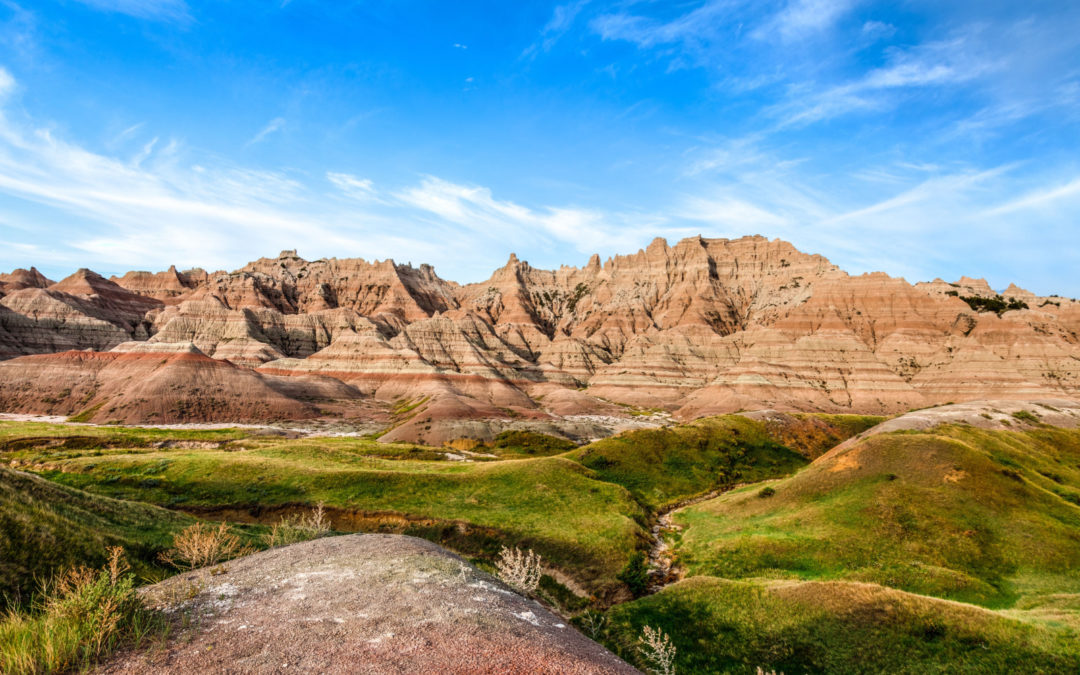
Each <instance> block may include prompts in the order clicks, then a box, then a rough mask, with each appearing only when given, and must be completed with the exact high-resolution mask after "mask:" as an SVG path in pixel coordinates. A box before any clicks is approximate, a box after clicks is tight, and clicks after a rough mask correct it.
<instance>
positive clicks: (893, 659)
mask: <svg viewBox="0 0 1080 675" xmlns="http://www.w3.org/2000/svg"><path fill="white" fill-rule="evenodd" d="M608 616H609V622H610V623H609V626H608V630H607V632H606V634H605V636H604V641H605V642H607V643H608V645H609V646H610V647H612V648H613V649H614V650H615V651H616V652H618V653H619V654H620V655H622V656H624V657H625V658H627V659H628V660H629V661H631V662H632V663H638V664H639V665H642V666H644V665H646V664H645V663H643V662H642V661H641V655H640V652H639V650H638V642H637V639H638V636H640V635H641V631H642V628H643V627H644V626H646V625H649V626H652V627H653V628H659V629H660V630H663V631H664V632H666V633H667V634H669V635H670V636H671V637H672V640H673V641H674V643H675V646H676V672H678V673H680V674H687V673H710V674H714V673H740V674H741V673H745V674H747V675H753V674H754V673H755V672H756V668H757V667H759V666H760V667H763V668H764V669H765V672H771V671H773V670H774V669H775V671H776V672H778V673H779V672H784V673H787V674H788V675H794V674H797V673H822V674H825V673H828V674H832V675H846V674H849V673H851V674H867V675H870V674H877V673H890V674H899V673H910V674H911V675H924V674H929V673H941V674H945V673H948V674H956V673H973V674H980V675H991V674H997V673H1046V674H1049V673H1054V674H1057V673H1060V674H1062V675H1064V674H1066V673H1076V672H1080V641H1078V638H1077V632H1076V625H1075V624H1073V625H1070V624H1068V623H1065V622H1062V621H1060V620H1045V619H1043V618H1040V617H1038V616H1037V615H1035V614H1032V613H1026V612H1001V611H993V610H988V609H984V608H981V607H976V606H974V605H966V604H962V603H956V602H951V601H948V600H940V599H936V598H930V597H926V596H921V595H914V594H911V593H905V592H903V591H897V590H894V589H891V588H885V587H882V586H878V585H874V584H864V583H857V582H843V581H824V582H818V581H808V582H802V581H767V580H753V581H730V580H724V579H717V578H714V577H705V576H701V577H693V578H690V579H687V580H685V581H681V582H679V583H678V584H675V585H674V586H670V587H668V588H666V589H664V590H662V591H660V592H659V593H657V594H655V595H652V596H649V597H646V598H643V599H641V600H636V601H634V602H631V603H626V604H622V605H618V606H616V607H614V608H612V609H611V610H610V611H609V613H608Z"/></svg>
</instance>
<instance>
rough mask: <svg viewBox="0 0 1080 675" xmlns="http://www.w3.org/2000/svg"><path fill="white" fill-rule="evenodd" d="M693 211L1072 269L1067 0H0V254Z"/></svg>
mask: <svg viewBox="0 0 1080 675" xmlns="http://www.w3.org/2000/svg"><path fill="white" fill-rule="evenodd" d="M699 233H700V234H703V235H704V236H707V237H738V236H742V235H744V234H763V235H765V236H768V237H770V238H772V237H780V238H783V239H786V240H789V241H791V242H793V243H794V244H795V245H796V246H798V247H799V248H801V249H802V250H804V251H807V252H813V253H821V254H823V255H826V256H828V257H829V258H830V259H832V260H833V262H835V263H837V264H839V265H840V266H842V267H843V268H845V269H847V270H848V271H850V272H853V273H861V272H865V271H873V270H884V271H886V272H889V273H890V274H893V275H895V276H904V277H905V278H907V279H908V280H909V281H918V280H926V279H932V278H934V277H943V278H946V279H949V280H953V279H956V278H958V277H959V276H961V275H963V274H969V275H973V276H985V277H986V278H987V279H988V280H989V281H990V282H991V285H993V286H994V287H996V288H1004V287H1005V286H1006V285H1008V284H1009V283H1010V282H1014V281H1015V282H1017V283H1018V284H1020V285H1021V286H1024V287H1026V288H1029V289H1031V290H1034V291H1036V292H1039V293H1044V294H1049V293H1060V294H1063V295H1069V296H1080V274H1078V273H1077V270H1078V269H1080V3H1076V2H1072V1H1071V0H1070V1H1065V2H1039V1H1037V0H1035V1H1030V2H1023V3H1021V2H1011V1H1010V2H1004V1H995V0H979V1H971V2H969V1H967V0H953V1H950V2H940V1H934V2H931V1H923V0H908V1H906V2H903V1H901V2H887V3H885V2H870V1H869V0H865V1H859V0H775V1H771V2H770V1H767V0H766V1H762V0H696V1H692V2H691V1H687V2H673V1H667V2H653V1H648V0H622V1H617V2H601V1H600V0H594V1H591V2H590V1H587V0H578V1H572V2H568V3H546V2H531V1H526V2H505V1H491V2H454V3H448V2H434V1H432V2H420V1H414V0H355V1H351V0H284V1H283V0H257V1H256V0H228V1H213V2H209V1H208V2H197V1H196V0H0V269H4V270H6V269H10V268H13V267H17V266H22V267H26V266H29V265H31V264H34V265H37V266H38V267H39V268H40V269H42V270H43V271H45V272H46V273H47V274H49V275H51V276H53V277H54V278H56V277H62V276H65V275H66V274H68V273H70V272H71V271H73V270H74V269H76V268H78V267H84V266H86V267H91V268H93V269H95V270H97V271H99V272H102V273H106V274H111V273H118V272H122V271H125V270H128V269H151V270H157V269H164V268H165V267H167V266H168V265H170V264H173V263H175V264H176V265H177V266H178V267H180V268H185V267H190V266H194V265H199V266H203V267H206V268H208V269H233V268H235V267H238V266H240V265H242V264H243V263H245V262H247V261H249V260H252V259H254V258H256V257H259V256H261V255H269V256H272V255H276V254H277V252H278V251H279V250H281V249H285V248H296V249H298V250H299V252H300V254H301V255H303V256H305V257H307V258H310V259H314V258H319V257H323V256H338V257H346V256H360V257H364V258H367V259H369V260H372V259H384V258H387V257H392V258H394V259H395V260H397V261H399V262H408V261H411V262H413V263H414V264H419V263H421V262H429V263H432V264H434V265H435V267H436V270H437V271H438V272H439V273H440V275H442V276H443V277H446V278H450V279H454V280H458V281H475V280H480V279H483V278H486V277H487V276H488V274H489V273H490V272H491V270H492V269H494V268H495V267H498V266H500V265H502V264H503V263H504V262H505V260H506V258H507V256H508V255H509V253H510V252H511V251H514V252H516V253H517V254H518V255H519V257H521V258H523V259H527V260H529V261H530V262H531V263H533V264H534V265H535V266H538V267H553V266H558V265H559V264H563V263H566V264H576V265H581V264H584V262H585V261H586V260H587V258H588V256H589V255H590V254H591V253H593V252H598V253H600V254H601V256H603V257H607V256H609V255H613V254H617V253H627V252H633V251H636V250H637V249H638V248H640V247H642V246H645V245H647V244H648V242H649V241H650V240H651V239H652V238H653V237H655V236H664V237H667V238H668V239H669V240H676V239H679V238H681V237H684V236H690V235H695V234H699Z"/></svg>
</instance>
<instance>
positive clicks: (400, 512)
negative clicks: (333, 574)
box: [0, 416, 805, 597]
mask: <svg viewBox="0 0 1080 675" xmlns="http://www.w3.org/2000/svg"><path fill="white" fill-rule="evenodd" d="M485 450H490V451H491V454H497V455H500V457H498V458H497V459H493V458H487V457H478V458H477V459H478V460H479V461H472V462H459V461H448V460H447V459H446V454H445V453H444V452H443V451H441V450H438V449H434V448H425V447H422V446H417V445H413V444H392V443H378V442H376V441H374V440H370V439H362V438H348V437H339V438H307V439H298V440H289V439H284V438H280V437H276V436H268V435H253V434H251V433H250V432H246V431H244V430H242V429H241V430H231V429H226V430H210V431H190V430H169V429H166V430H161V429H141V428H122V427H83V426H79V427H73V426H62V425H48V424H40V423H0V458H2V459H3V461H5V462H6V463H8V464H9V465H11V466H15V467H19V468H23V469H26V470H30V471H34V472H37V473H38V474H40V475H42V476H44V477H46V478H49V479H51V480H52V481H53V482H54V483H55V484H59V485H63V486H67V487H71V488H78V489H81V490H85V491H87V492H89V493H93V494H95V495H101V496H107V497H111V498H115V499H120V500H128V501H132V502H144V503H149V504H153V505H156V506H162V507H166V508H168V509H171V510H173V511H176V510H179V511H185V512H188V513H193V514H197V515H200V516H203V517H207V518H228V519H233V520H258V521H261V522H264V523H269V522H272V521H274V520H276V519H277V518H279V517H280V516H281V515H282V514H283V513H287V512H289V511H290V510H297V509H306V508H310V507H311V506H313V505H315V504H317V503H320V502H321V503H324V504H326V506H327V507H328V509H329V512H330V515H331V518H332V519H333V520H334V522H335V526H336V527H338V528H339V529H342V530H369V531H370V530H375V531H398V532H405V533H409V534H416V535H419V536H424V537H426V538H429V539H434V540H436V541H439V542H440V543H443V544H445V545H448V546H450V547H451V548H454V549H456V550H459V551H462V552H464V553H466V554H469V555H473V556H478V557H481V558H487V559H491V558H493V557H494V556H495V555H497V553H498V551H499V548H500V547H501V546H502V545H516V546H523V547H528V548H533V549H535V550H536V551H537V552H539V553H540V554H541V555H543V556H544V558H545V561H546V562H547V563H548V564H549V565H551V566H553V567H555V568H557V569H559V570H560V571H561V572H563V573H564V574H566V575H568V576H569V578H571V579H573V580H574V582H576V584H577V585H579V586H581V587H582V588H583V589H585V590H587V591H588V592H590V593H594V594H598V595H600V596H603V597H609V596H610V594H611V593H613V592H615V591H617V590H618V588H621V584H620V582H618V581H616V580H615V576H616V574H617V573H618V572H619V571H620V570H621V569H622V568H623V566H624V565H625V564H626V562H627V560H628V559H629V556H630V554H631V553H632V552H633V551H635V550H639V549H641V548H643V547H644V546H645V545H646V544H647V539H648V536H647V527H648V525H649V519H650V517H651V510H652V509H653V508H655V507H657V506H662V505H664V504H666V503H669V502H672V501H677V500H679V499H683V498H685V497H688V496H694V495H697V494H700V493H704V492H707V491H709V490H712V489H714V488H716V487H720V486H723V485H730V484H732V483H734V482H738V481H744V480H756V479H760V478H763V477H776V476H782V475H785V474H786V473H789V472H791V471H792V470H794V469H795V468H797V467H798V466H801V465H802V464H804V463H805V460H803V459H802V458H801V457H800V456H799V455H798V454H797V453H795V452H793V451H792V450H789V449H787V448H785V447H783V446H781V445H779V444H777V443H776V442H774V441H771V440H770V439H769V436H768V432H767V430H766V428H765V425H763V424H762V423H759V422H753V421H750V420H747V419H745V418H742V417H738V416H727V417H722V418H715V419H712V420H703V421H700V422H697V423H694V424H692V425H687V426H683V427H677V428H674V429H670V430H659V431H638V432H632V433H629V434H626V435H624V436H621V437H618V438H614V439H608V440H605V441H600V442H598V443H594V444H592V445H590V446H586V447H585V448H581V449H578V448H573V447H572V445H571V444H568V443H567V442H566V441H562V440H560V439H555V438H552V437H546V436H543V435H541V434H534V433H529V432H511V433H506V434H503V435H501V436H500V437H499V438H498V439H496V442H495V443H493V444H491V446H490V447H479V448H476V451H477V452H481V451H485Z"/></svg>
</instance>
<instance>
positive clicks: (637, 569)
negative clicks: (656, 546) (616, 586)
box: [615, 551, 649, 598]
mask: <svg viewBox="0 0 1080 675" xmlns="http://www.w3.org/2000/svg"><path fill="white" fill-rule="evenodd" d="M615 578H616V579H618V580H619V581H621V582H623V583H624V584H626V585H627V587H628V588H629V589H630V592H631V593H633V594H634V597H635V598H638V597H641V596H642V595H645V591H646V590H648V584H649V570H648V567H647V566H646V565H645V554H644V553H642V552H641V551H635V552H634V554H633V555H631V556H630V561H629V562H627V563H626V567H624V568H623V570H622V572H619V573H618V574H616V575H615Z"/></svg>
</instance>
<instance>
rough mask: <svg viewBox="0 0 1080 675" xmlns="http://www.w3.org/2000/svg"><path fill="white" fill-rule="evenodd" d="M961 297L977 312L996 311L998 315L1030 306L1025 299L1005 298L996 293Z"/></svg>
mask: <svg viewBox="0 0 1080 675" xmlns="http://www.w3.org/2000/svg"><path fill="white" fill-rule="evenodd" d="M960 299H961V300H963V301H964V302H966V303H967V304H968V306H970V307H971V308H972V309H973V310H975V311H976V312H994V313H995V314H997V315H998V316H1001V315H1002V314H1004V313H1005V312H1008V311H1010V310H1014V309H1027V308H1028V304H1027V303H1026V302H1024V301H1023V300H1017V299H1016V298H1009V299H1008V300H1005V298H1003V297H1001V296H1000V295H995V296H994V297H992V298H984V297H981V296H978V295H975V296H970V297H969V296H963V295H961V296H960Z"/></svg>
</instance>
